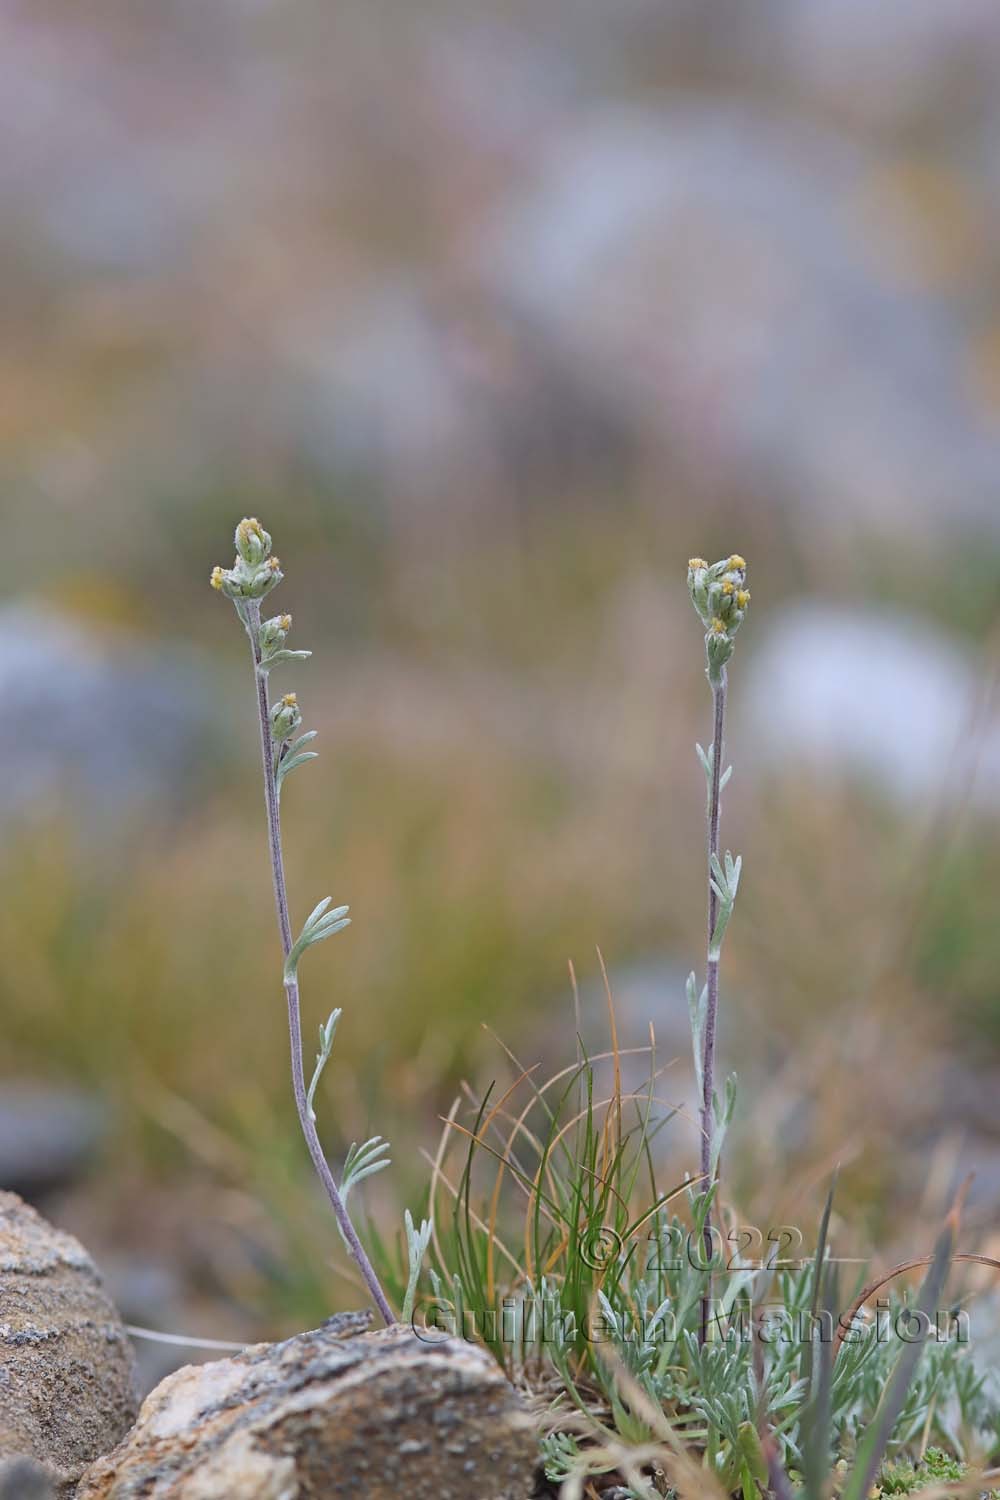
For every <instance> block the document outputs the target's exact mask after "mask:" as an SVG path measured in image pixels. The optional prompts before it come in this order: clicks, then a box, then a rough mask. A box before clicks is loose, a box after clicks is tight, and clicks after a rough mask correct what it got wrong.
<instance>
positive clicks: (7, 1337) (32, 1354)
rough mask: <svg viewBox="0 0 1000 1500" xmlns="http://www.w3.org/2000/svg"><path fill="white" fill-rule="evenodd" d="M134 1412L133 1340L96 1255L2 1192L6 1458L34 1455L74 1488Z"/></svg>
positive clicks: (0, 1334) (0, 1384) (2, 1435)
mask: <svg viewBox="0 0 1000 1500" xmlns="http://www.w3.org/2000/svg"><path fill="white" fill-rule="evenodd" d="M134 1415H135V1395H134V1382H133V1365H132V1350H131V1346H130V1344H129V1341H128V1337H127V1335H126V1333H125V1330H124V1328H123V1326H122V1322H121V1319H120V1318H119V1316H118V1314H117V1312H116V1311H115V1309H114V1307H113V1305H112V1303H111V1300H110V1298H109V1297H108V1295H107V1293H106V1292H105V1290H104V1288H103V1286H102V1285H101V1280H100V1277H99V1275H98V1272H97V1268H96V1267H95V1265H94V1263H93V1261H92V1260H91V1259H90V1256H89V1255H88V1254H87V1252H86V1251H85V1250H84V1248H83V1246H82V1245H81V1244H79V1242H78V1241H77V1240H75V1239H74V1238H73V1237H72V1235H69V1234H64V1233H62V1232H61V1231H60V1230H58V1229H53V1227H52V1225H51V1224H48V1223H46V1221H45V1220H44V1219H43V1218H42V1217H41V1215H40V1214H38V1213H36V1212H35V1210H34V1209H33V1208H29V1207H28V1205H27V1204H26V1203H23V1202H22V1201H21V1199H20V1198H18V1197H17V1195H16V1194H15V1193H3V1192H0V1465H2V1464H4V1463H5V1461H12V1460H14V1459H16V1458H17V1457H18V1456H23V1457H25V1458H31V1459H35V1460H36V1461H37V1462H38V1463H39V1464H41V1465H42V1466H43V1468H44V1469H45V1470H46V1472H47V1473H48V1474H49V1475H50V1476H51V1478H52V1481H53V1483H54V1485H55V1486H56V1489H57V1491H58V1492H59V1493H61V1494H68V1493H70V1491H71V1489H72V1486H73V1484H74V1483H75V1482H76V1481H77V1480H78V1479H79V1477H80V1475H81V1473H82V1472H83V1470H84V1468H85V1467H86V1466H87V1464H89V1463H90V1462H91V1460H92V1459H94V1458H96V1457H97V1456H98V1454H101V1453H106V1452H107V1451H108V1449H109V1448H111V1447H113V1446H114V1444H115V1443H117V1442H118V1441H119V1439H120V1438H121V1437H122V1435H123V1434H124V1433H125V1432H127V1431H128V1428H129V1424H130V1423H131V1421H132V1419H133V1417H134ZM12 1467H13V1465H9V1466H8V1473H9V1472H10V1471H11V1468H12Z"/></svg>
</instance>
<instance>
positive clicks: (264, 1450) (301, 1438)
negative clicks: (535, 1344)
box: [77, 1325, 537, 1500]
mask: <svg viewBox="0 0 1000 1500" xmlns="http://www.w3.org/2000/svg"><path fill="white" fill-rule="evenodd" d="M456 1430H457V1432H458V1433H459V1434H460V1435H461V1437H462V1439H463V1443H462V1448H463V1455H462V1456H459V1455H457V1454H455V1453H454V1452H452V1451H451V1449H452V1445H453V1444H454V1442H455V1438H454V1437H451V1439H450V1440H449V1439H448V1437H447V1434H448V1433H450V1432H451V1433H453V1432H454V1431H456ZM442 1434H444V1435H442ZM466 1453H471V1454H474V1457H473V1458H471V1459H470V1458H468V1457H466V1456H465V1454H466ZM470 1462H471V1463H472V1464H473V1466H474V1467H473V1469H472V1470H470V1468H469V1464H470ZM536 1464H537V1443H536V1438H535V1431H534V1424H533V1422H532V1419H531V1417H530V1415H529V1414H528V1412H527V1411H526V1410H525V1409H524V1407H523V1406H522V1404H521V1402H520V1399H519V1398H518V1396H517V1395H516V1393H515V1392H514V1390H513V1389H512V1388H511V1387H510V1386H509V1385H508V1383H507V1381H506V1380H505V1378H504V1376H503V1374H502V1373H501V1371H500V1369H499V1367H498V1366H497V1365H496V1364H495V1362H494V1361H493V1360H492V1359H491V1357H490V1356H489V1355H488V1354H487V1353H486V1352H485V1351H484V1350H482V1349H480V1348H478V1347H475V1346H473V1345H470V1344H466V1343H464V1342H462V1341H461V1340H457V1339H449V1340H446V1341H443V1342H424V1341H422V1340H421V1339H420V1338H418V1337H417V1336H416V1334H415V1333H414V1332H413V1331H412V1330H411V1329H409V1328H405V1327H402V1326H400V1325H397V1326H395V1327H392V1328H388V1329H383V1330H380V1331H379V1332H377V1333H363V1334H357V1335H354V1336H350V1335H349V1336H347V1337H338V1335H337V1332H336V1328H329V1327H326V1328H321V1329H318V1330H316V1331H315V1332H311V1333H303V1334H299V1335H298V1336H297V1337H295V1338H291V1339H288V1340H286V1341H285V1342H284V1343H280V1344H258V1345H255V1346H253V1347H251V1348H248V1349H246V1350H244V1352H243V1353H242V1354H238V1355H236V1356H235V1357H234V1358H232V1359H225V1360H219V1361H216V1362H214V1363H212V1364H207V1365H199V1366H193V1367H188V1368H186V1369H183V1370H179V1371H177V1373H176V1374H174V1375H171V1376H169V1377H168V1378H167V1379H166V1380H165V1381H163V1383H162V1384H161V1385H160V1386H158V1387H157V1389H156V1390H155V1391H154V1392H153V1393H152V1394H151V1395H150V1396H149V1397H147V1399H146V1401H145V1402H144V1403H143V1406H142V1410H141V1412H140V1414H139V1420H138V1422H137V1423H136V1425H135V1427H134V1429H133V1431H132V1432H131V1433H130V1434H129V1436H128V1437H127V1438H126V1439H125V1440H124V1442H123V1443H122V1444H121V1445H120V1446H119V1447H118V1448H117V1449H115V1451H114V1452H112V1453H109V1454H107V1456H106V1457H104V1458H102V1459H99V1460H98V1461H97V1462H96V1463H95V1464H94V1465H93V1466H92V1467H91V1469H90V1470H89V1472H88V1473H87V1474H86V1475H85V1477H84V1479H83V1482H82V1483H81V1485H80V1488H79V1490H78V1493H77V1500H139V1497H140V1496H141V1497H142V1500H216V1497H219V1496H222V1495H227V1496H228V1495H232V1496H236V1495H238V1496H240V1500H292V1497H295V1500H310V1497H316V1500H319V1497H322V1500H337V1497H338V1496H343V1497H346V1496H354V1495H357V1494H359V1493H363V1494H364V1495H365V1496H366V1497H367V1500H398V1497H399V1495H400V1494H405V1495H406V1496H407V1497H408V1500H441V1497H443V1496H448V1495H452V1496H455V1497H459V1496H462V1497H465V1496H468V1495H469V1494H475V1496H476V1497H477V1500H526V1497H527V1496H528V1495H529V1494H530V1493H531V1490H532V1486H533V1479H534V1473H535V1468H536Z"/></svg>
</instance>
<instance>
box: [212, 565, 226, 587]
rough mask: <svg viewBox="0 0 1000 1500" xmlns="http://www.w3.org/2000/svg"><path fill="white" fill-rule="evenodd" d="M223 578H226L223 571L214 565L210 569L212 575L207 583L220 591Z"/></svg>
mask: <svg viewBox="0 0 1000 1500" xmlns="http://www.w3.org/2000/svg"><path fill="white" fill-rule="evenodd" d="M225 576H226V574H225V569H224V568H220V567H218V565H216V567H214V568H213V569H212V575H211V577H210V579H209V582H210V583H211V585H212V587H213V589H221V588H222V582H223V579H224V578H225Z"/></svg>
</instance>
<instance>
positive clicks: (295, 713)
mask: <svg viewBox="0 0 1000 1500" xmlns="http://www.w3.org/2000/svg"><path fill="white" fill-rule="evenodd" d="M301 724H302V713H301V710H300V709H299V700H298V698H297V697H296V696H295V694H294V693H286V694H285V696H284V697H283V698H279V699H278V701H277V703H275V704H274V705H273V707H272V709H271V738H272V739H273V740H274V742H275V744H276V745H280V744H281V743H282V741H283V740H287V739H288V738H289V736H290V735H293V734H294V733H295V731H296V729H298V728H299V727H300V726H301Z"/></svg>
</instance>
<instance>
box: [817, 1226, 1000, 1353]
mask: <svg viewBox="0 0 1000 1500" xmlns="http://www.w3.org/2000/svg"><path fill="white" fill-rule="evenodd" d="M951 1258H952V1260H953V1261H959V1260H961V1261H967V1262H969V1263H970V1264H972V1265H976V1266H990V1267H991V1268H992V1269H993V1270H994V1271H1000V1260H994V1259H993V1257H992V1256H990V1255H974V1254H973V1253H972V1252H971V1251H956V1252H955V1254H954V1255H953V1256H952V1257H951ZM933 1259H934V1257H933V1255H921V1256H918V1257H917V1259H915V1260H904V1261H901V1262H900V1263H899V1265H898V1266H893V1268H892V1270H891V1271H886V1273H885V1275H884V1276H877V1277H876V1278H875V1280H874V1281H870V1282H869V1283H868V1285H867V1286H865V1287H863V1288H862V1289H861V1291H860V1292H859V1293H858V1295H857V1297H855V1299H854V1301H853V1302H852V1303H851V1306H850V1308H849V1310H848V1311H847V1312H846V1313H845V1314H844V1315H843V1316H842V1317H841V1318H840V1320H839V1322H838V1324H837V1333H836V1337H835V1338H834V1341H833V1357H834V1359H836V1358H837V1355H838V1354H839V1353H840V1346H841V1344H842V1343H843V1342H844V1339H845V1337H846V1335H847V1330H848V1328H850V1326H851V1323H852V1321H853V1319H854V1318H855V1317H856V1316H857V1314H858V1313H859V1312H860V1311H861V1309H862V1308H863V1307H864V1305H865V1303H866V1302H867V1301H868V1299H869V1297H874V1295H875V1293H876V1292H878V1291H881V1289H882V1287H884V1286H887V1285H888V1283H889V1282H890V1281H894V1280H895V1278H896V1277H897V1276H903V1275H905V1274H906V1272H907V1271H918V1270H919V1269H920V1268H921V1266H929V1265H930V1263H931V1261H932V1260H933Z"/></svg>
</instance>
